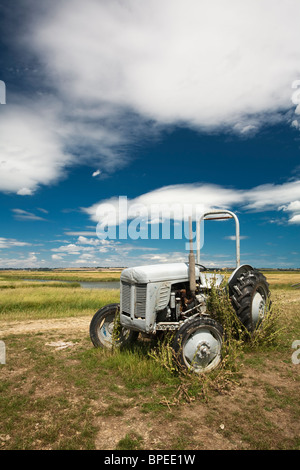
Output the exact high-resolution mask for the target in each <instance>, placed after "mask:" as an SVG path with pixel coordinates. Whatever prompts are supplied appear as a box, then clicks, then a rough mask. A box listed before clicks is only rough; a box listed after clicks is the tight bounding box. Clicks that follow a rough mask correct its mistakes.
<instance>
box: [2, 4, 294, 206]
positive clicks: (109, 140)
mask: <svg viewBox="0 0 300 470" xmlns="http://www.w3.org/2000/svg"><path fill="white" fill-rule="evenodd" d="M33 3H35V2H33ZM299 16H300V3H299V2H298V1H297V0H291V1H289V2H285V3H283V2H277V3H276V5H275V3H274V0H244V1H243V2H240V1H238V0H227V1H226V2H224V1H223V0H209V1H208V0H203V1H199V0H186V1H183V0H164V1H163V2H161V1H159V0H147V2H142V3H141V2H140V1H138V0H128V1H126V2H120V1H118V0H110V1H109V2H99V1H97V0H86V1H85V2H82V1H81V0H73V1H72V2H69V1H68V0H53V1H52V2H48V5H43V7H42V8H39V4H38V2H36V8H35V11H34V12H32V15H30V24H27V25H26V27H25V28H24V30H25V31H26V33H22V35H20V37H19V38H18V39H15V38H14V39H12V40H14V41H17V43H18V44H20V43H22V48H24V47H27V48H28V52H29V54H30V53H32V52H33V53H34V54H37V58H38V63H39V64H40V67H42V70H39V74H40V75H41V76H43V77H44V81H45V84H46V86H47V89H48V90H49V89H51V90H52V95H48V96H47V95H46V94H45V93H44V94H43V93H39V94H37V95H36V96H35V98H34V100H35V101H34V104H30V103H29V102H26V103H24V102H23V103H20V104H18V105H12V104H9V105H6V106H3V107H2V108H1V116H0V170H1V171H0V191H4V192H14V193H17V194H19V195H20V196H29V195H31V194H34V193H35V192H36V191H37V190H38V188H39V187H40V186H41V185H51V184H54V183H56V182H57V181H58V180H60V179H61V178H64V177H65V175H66V172H67V169H68V168H69V166H71V165H73V166H74V165H79V164H82V163H84V164H86V163H88V164H90V165H93V166H94V168H98V167H100V168H101V176H102V177H103V176H105V172H108V173H111V172H113V171H115V170H116V168H120V167H121V166H123V165H125V164H126V163H127V162H128V161H129V160H130V159H131V158H133V157H132V155H131V154H130V152H129V151H128V144H130V143H133V142H135V140H136V139H137V138H138V139H142V137H144V136H145V135H149V134H150V133H156V132H159V130H160V129H161V128H163V127H164V126H168V125H176V124H181V125H183V126H188V127H190V128H194V129H198V130H202V131H206V130H209V131H211V130H214V131H215V130H220V129H222V130H224V129H225V130H232V131H233V132H238V133H240V134H242V135H246V136H251V135H252V133H253V132H255V131H257V130H259V128H260V127H261V126H262V125H265V124H272V123H277V122H279V121H280V120H282V119H284V120H287V121H288V122H291V125H292V126H294V127H295V125H296V124H295V123H296V121H295V119H290V114H288V113H287V112H288V111H290V113H291V111H292V110H293V109H294V108H295V103H294V102H292V99H291V97H292V93H293V90H292V88H291V87H292V83H293V82H294V81H295V79H297V78H298V77H299V75H300V63H299V47H298V45H299V43H300V29H299V25H298V18H299ZM28 17H29V15H28ZM48 93H49V91H48ZM14 100H15V102H16V100H17V97H14ZM298 108H299V105H298V107H297V109H298ZM2 111H3V112H2ZM98 171H100V170H97V171H95V172H94V173H93V176H94V177H96V176H97V175H98V174H99V173H98ZM226 194H228V192H226ZM228 196H230V195H229V194H228ZM256 202H257V201H256ZM212 204H213V202H212ZM225 204H226V201H225Z"/></svg>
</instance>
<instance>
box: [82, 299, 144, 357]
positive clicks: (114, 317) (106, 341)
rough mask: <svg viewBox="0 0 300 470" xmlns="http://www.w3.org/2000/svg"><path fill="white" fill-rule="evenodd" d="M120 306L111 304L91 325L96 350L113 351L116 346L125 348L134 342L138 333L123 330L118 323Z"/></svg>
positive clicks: (101, 309)
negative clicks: (105, 349)
mask: <svg viewBox="0 0 300 470" xmlns="http://www.w3.org/2000/svg"><path fill="white" fill-rule="evenodd" d="M119 312H120V305H119V304H109V305H106V306H105V307H102V308H100V310H98V311H97V312H96V313H95V315H94V316H93V318H92V321H91V323H90V338H91V340H92V343H93V345H94V346H95V347H96V348H99V347H101V348H107V349H111V348H112V347H113V345H115V346H125V345H127V344H129V343H131V342H132V341H134V340H135V339H136V338H137V336H138V332H136V331H132V330H129V329H127V328H122V326H120V325H119V324H118V323H117V322H118V315H119Z"/></svg>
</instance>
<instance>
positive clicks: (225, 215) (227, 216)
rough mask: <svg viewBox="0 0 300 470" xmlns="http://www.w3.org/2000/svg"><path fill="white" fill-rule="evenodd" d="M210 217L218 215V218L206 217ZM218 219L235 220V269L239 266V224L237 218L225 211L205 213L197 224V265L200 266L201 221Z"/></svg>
mask: <svg viewBox="0 0 300 470" xmlns="http://www.w3.org/2000/svg"><path fill="white" fill-rule="evenodd" d="M210 215H215V216H216V215H218V217H208V216H210ZM220 219H234V220H235V240H236V267H239V266H240V263H241V257H240V223H239V219H238V218H237V216H236V215H235V214H234V213H233V212H231V211H227V210H212V211H209V212H205V213H204V214H203V215H202V216H201V217H200V219H199V221H198V222H197V226H196V229H197V233H196V235H197V238H196V240H197V263H198V264H200V226H201V222H202V220H203V221H204V220H220Z"/></svg>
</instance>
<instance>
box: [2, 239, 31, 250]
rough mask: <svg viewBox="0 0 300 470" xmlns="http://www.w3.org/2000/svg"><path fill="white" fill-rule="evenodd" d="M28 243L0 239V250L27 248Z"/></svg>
mask: <svg viewBox="0 0 300 470" xmlns="http://www.w3.org/2000/svg"><path fill="white" fill-rule="evenodd" d="M29 245H30V243H27V242H22V241H19V240H15V239H14V238H3V237H0V250H1V249H3V248H8V249H10V248H14V247H16V246H29Z"/></svg>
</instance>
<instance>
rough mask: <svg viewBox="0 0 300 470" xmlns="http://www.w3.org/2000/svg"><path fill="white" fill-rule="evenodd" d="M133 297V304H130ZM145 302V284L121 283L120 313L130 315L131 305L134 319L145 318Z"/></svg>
mask: <svg viewBox="0 0 300 470" xmlns="http://www.w3.org/2000/svg"><path fill="white" fill-rule="evenodd" d="M132 296H134V299H133V303H131V299H132ZM146 300H147V284H129V283H127V282H122V312H124V313H127V314H128V315H131V313H132V312H131V305H133V308H134V312H133V315H134V316H135V317H136V318H145V315H146Z"/></svg>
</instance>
